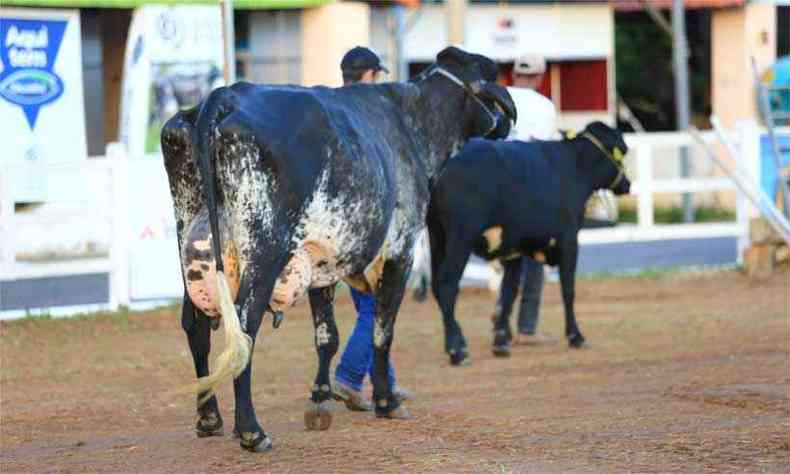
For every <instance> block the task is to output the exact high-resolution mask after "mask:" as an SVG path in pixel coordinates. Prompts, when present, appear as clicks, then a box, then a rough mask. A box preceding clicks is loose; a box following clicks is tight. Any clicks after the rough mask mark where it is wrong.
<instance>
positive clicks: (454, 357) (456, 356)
mask: <svg viewBox="0 0 790 474" xmlns="http://www.w3.org/2000/svg"><path fill="white" fill-rule="evenodd" d="M471 363H472V360H471V359H470V358H469V351H468V350H467V349H466V348H465V347H464V348H463V349H457V350H454V351H451V352H450V365H454V366H456V367H459V366H466V365H469V364H471Z"/></svg>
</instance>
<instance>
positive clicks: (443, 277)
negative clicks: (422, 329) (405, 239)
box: [433, 242, 471, 365]
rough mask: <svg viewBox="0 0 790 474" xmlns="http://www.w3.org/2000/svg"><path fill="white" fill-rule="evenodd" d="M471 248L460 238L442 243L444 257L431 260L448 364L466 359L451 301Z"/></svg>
mask: <svg viewBox="0 0 790 474" xmlns="http://www.w3.org/2000/svg"><path fill="white" fill-rule="evenodd" d="M470 253H471V249H470V248H469V247H468V246H466V245H461V244H460V242H455V243H452V242H451V243H450V245H447V247H446V253H445V254H444V259H443V260H442V261H440V262H438V261H437V262H435V266H436V267H437V268H436V272H435V273H434V282H433V283H434V284H433V292H434V296H435V297H436V300H437V302H438V303H439V308H440V309H441V311H442V321H443V322H444V350H445V352H446V353H447V354H448V355H449V356H450V364H452V365H464V364H467V363H468V362H469V350H468V349H467V346H466V338H464V335H463V332H462V331H461V326H460V325H459V324H458V321H457V320H456V319H455V302H456V299H457V298H458V285H459V283H460V281H461V275H463V272H464V268H465V267H466V262H467V260H469V255H470Z"/></svg>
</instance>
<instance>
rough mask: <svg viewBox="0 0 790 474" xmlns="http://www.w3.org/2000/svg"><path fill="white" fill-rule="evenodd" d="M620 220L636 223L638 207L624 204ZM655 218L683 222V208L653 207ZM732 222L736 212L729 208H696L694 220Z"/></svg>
mask: <svg viewBox="0 0 790 474" xmlns="http://www.w3.org/2000/svg"><path fill="white" fill-rule="evenodd" d="M619 213H620V215H619V219H618V220H619V222H622V223H630V224H635V223H636V208H633V207H631V206H624V207H621V208H620V209H619ZM653 219H654V221H655V223H656V224H682V223H683V208H681V207H657V208H655V209H653ZM728 221H729V222H732V221H735V212H734V211H731V210H729V209H720V208H718V207H712V206H700V207H697V208H696V209H694V222H697V223H699V222H728Z"/></svg>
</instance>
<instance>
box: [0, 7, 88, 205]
mask: <svg viewBox="0 0 790 474" xmlns="http://www.w3.org/2000/svg"><path fill="white" fill-rule="evenodd" d="M0 143H2V144H3V151H2V153H0V160H2V164H3V165H6V166H10V167H13V168H14V171H15V172H14V179H13V180H11V182H10V187H11V189H10V193H11V196H13V199H14V200H15V201H28V202H29V201H44V200H46V184H47V183H46V173H45V169H46V165H47V164H52V163H62V162H65V161H72V160H83V159H85V158H87V145H86V140H85V105H84V99H83V90H82V51H81V40H80V15H79V11H78V10H44V9H14V8H2V9H0Z"/></svg>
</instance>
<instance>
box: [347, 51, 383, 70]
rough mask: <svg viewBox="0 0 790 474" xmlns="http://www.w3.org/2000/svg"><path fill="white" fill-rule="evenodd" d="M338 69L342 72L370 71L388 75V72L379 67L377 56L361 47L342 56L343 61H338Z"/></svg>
mask: <svg viewBox="0 0 790 474" xmlns="http://www.w3.org/2000/svg"><path fill="white" fill-rule="evenodd" d="M340 69H341V70H342V71H367V70H368V69H372V70H374V71H384V72H386V73H389V70H388V69H387V68H385V67H384V66H382V65H381V59H380V58H379V56H378V54H376V53H374V52H373V51H371V50H370V49H368V48H365V47H362V46H357V47H356V48H354V49H352V50H351V51H349V52H347V53H346V55H345V56H343V60H342V61H340Z"/></svg>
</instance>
